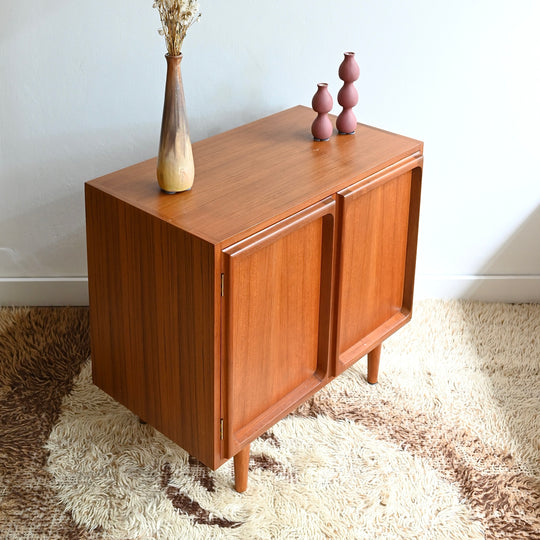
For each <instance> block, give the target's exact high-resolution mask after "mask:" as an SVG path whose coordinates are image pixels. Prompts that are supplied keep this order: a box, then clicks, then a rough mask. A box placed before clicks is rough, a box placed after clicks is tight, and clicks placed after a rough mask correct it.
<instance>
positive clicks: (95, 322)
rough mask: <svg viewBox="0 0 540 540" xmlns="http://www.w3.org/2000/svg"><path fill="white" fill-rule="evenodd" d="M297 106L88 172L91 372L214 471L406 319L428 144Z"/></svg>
mask: <svg viewBox="0 0 540 540" xmlns="http://www.w3.org/2000/svg"><path fill="white" fill-rule="evenodd" d="M312 116H313V112H312V111H311V110H309V109H306V108H304V107H295V108H293V109H290V110H288V111H284V112H282V113H279V114H276V115H273V116H270V117H268V118H264V119H262V120H259V121H257V122H253V123H251V124H248V125H246V126H242V127H240V128H237V129H235V130H232V131H230V132H227V133H223V134H221V135H217V136H215V137H211V138H210V139H207V140H205V141H201V142H199V143H196V144H195V145H194V156H195V165H196V178H195V184H194V187H193V189H192V190H191V191H190V192H184V193H180V194H177V195H166V194H164V193H161V192H160V190H159V187H158V185H157V182H156V180H155V166H156V163H155V159H152V160H148V161H145V162H142V163H139V164H137V165H134V166H132V167H128V168H127V169H123V170H121V171H117V172H115V173H112V174H109V175H107V176H104V177H102V178H98V179H96V180H93V181H91V182H88V183H87V184H86V186H85V192H86V216H87V247H88V274H89V292H90V317H91V345H92V359H93V377H94V382H95V383H96V384H97V385H98V386H99V387H101V388H102V389H103V390H105V391H106V392H108V393H109V394H110V395H111V396H113V397H114V398H115V399H117V400H118V401H120V402H121V403H123V404H124V405H126V406H127V407H128V408H129V409H131V410H132V411H133V412H134V413H135V414H137V415H139V416H140V417H141V419H143V420H144V421H146V422H148V423H150V424H151V425H153V426H155V427H156V428H157V429H158V430H160V431H161V432H163V433H164V434H165V435H166V436H168V437H170V438H171V439H172V440H173V441H175V442H176V443H177V444H179V445H180V446H181V447H183V448H184V449H185V450H187V451H188V452H189V453H190V454H192V455H193V456H195V457H196V458H198V459H199V460H200V461H202V462H203V463H205V464H206V465H208V466H209V467H212V468H217V467H219V466H220V465H221V464H223V463H224V462H225V461H226V460H227V459H229V458H231V457H233V456H234V457H235V470H236V485H237V489H239V490H240V491H242V490H243V489H245V482H246V479H247V467H248V457H249V443H250V442H251V441H252V440H253V439H254V438H256V437H257V436H259V435H260V434H261V433H263V432H264V431H266V430H267V429H268V428H269V427H271V426H272V425H273V424H274V423H275V422H277V421H278V420H279V419H280V418H282V417H283V416H284V415H286V414H287V413H288V412H290V411H291V410H293V409H294V408H295V407H296V406H298V405H299V404H300V403H302V402H303V401H304V400H305V399H307V398H308V397H309V396H310V395H312V394H313V393H314V392H316V391H317V390H318V389H319V388H321V387H322V386H324V385H325V384H326V383H327V382H329V381H330V380H331V379H332V378H333V377H334V376H336V375H338V374H339V373H341V372H342V371H344V370H345V369H346V368H347V367H349V366H350V365H351V364H353V363H354V362H355V361H356V360H358V359H359V358H360V357H362V356H364V355H365V354H368V353H369V362H368V364H369V365H368V371H369V373H368V380H370V382H375V381H376V377H377V369H378V359H379V354H380V344H381V342H382V341H383V340H384V339H385V338H386V337H388V336H389V335H390V334H391V333H392V332H394V331H395V330H397V329H398V328H399V327H400V326H402V325H403V324H404V323H406V322H407V321H408V320H409V318H410V315H411V309H412V297H413V284H414V266H415V258H416V238H417V231H418V212H419V199H420V181H421V167H422V159H423V158H422V143H421V142H419V141H415V140H413V139H409V138H406V137H402V136H399V135H395V134H391V133H388V132H384V131H381V130H378V129H375V128H372V127H368V126H362V125H359V126H358V130H357V132H356V135H354V136H335V137H333V138H332V139H331V140H330V141H328V142H314V141H313V140H312V139H311V137H310V135H309V129H308V128H309V125H310V123H311V121H312Z"/></svg>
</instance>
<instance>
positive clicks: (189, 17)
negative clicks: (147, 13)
mask: <svg viewBox="0 0 540 540" xmlns="http://www.w3.org/2000/svg"><path fill="white" fill-rule="evenodd" d="M153 7H155V8H157V10H158V11H159V16H160V18H161V26H162V28H161V29H160V30H159V33H160V34H161V35H163V36H165V43H166V44H167V52H168V53H169V55H171V56H178V55H180V54H181V52H182V43H183V42H184V38H185V37H186V34H187V31H188V29H189V28H190V26H191V25H192V24H193V23H194V22H195V21H197V20H198V19H199V17H200V16H201V15H200V13H199V0H155V1H154V6H153Z"/></svg>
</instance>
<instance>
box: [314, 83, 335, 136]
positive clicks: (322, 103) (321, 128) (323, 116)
mask: <svg viewBox="0 0 540 540" xmlns="http://www.w3.org/2000/svg"><path fill="white" fill-rule="evenodd" d="M333 105H334V100H333V99H332V96H331V95H330V92H329V91H328V84H327V83H319V84H318V85H317V92H315V95H314V96H313V99H312V100H311V106H312V107H313V110H314V111H315V112H316V113H317V118H315V120H314V121H313V124H311V133H312V135H313V138H314V139H315V140H316V141H327V140H328V139H329V138H330V136H331V135H332V132H333V131H334V128H333V126H332V122H331V121H330V118H329V117H328V113H329V112H330V111H331V110H332V107H333Z"/></svg>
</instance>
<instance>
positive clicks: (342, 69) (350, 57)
mask: <svg viewBox="0 0 540 540" xmlns="http://www.w3.org/2000/svg"><path fill="white" fill-rule="evenodd" d="M344 56H345V58H344V59H343V62H342V63H341V65H340V66H339V78H340V79H341V80H342V81H343V86H342V88H341V90H340V91H339V93H338V103H339V104H340V105H341V106H342V107H343V110H342V111H341V113H340V114H339V116H338V117H337V120H336V127H337V129H338V131H339V132H340V133H343V134H352V133H354V132H355V131H356V116H355V114H354V112H353V110H352V108H353V107H354V106H355V105H356V104H357V103H358V92H357V90H356V88H355V86H354V81H356V80H357V79H358V77H359V76H360V67H359V66H358V64H357V63H356V60H355V58H354V53H353V52H346V53H345V55H344Z"/></svg>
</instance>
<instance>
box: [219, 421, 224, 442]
mask: <svg viewBox="0 0 540 540" xmlns="http://www.w3.org/2000/svg"><path fill="white" fill-rule="evenodd" d="M219 438H220V439H221V440H223V418H221V419H220V420H219Z"/></svg>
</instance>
